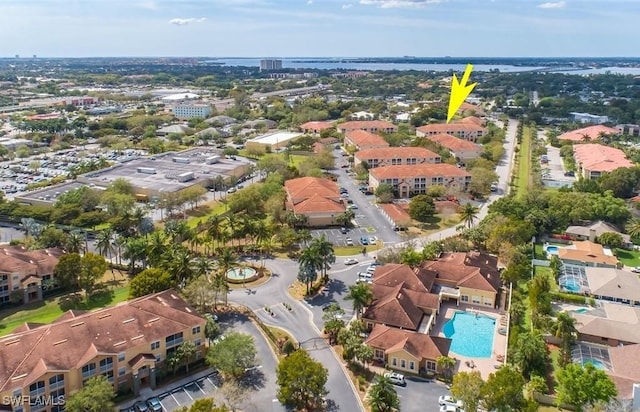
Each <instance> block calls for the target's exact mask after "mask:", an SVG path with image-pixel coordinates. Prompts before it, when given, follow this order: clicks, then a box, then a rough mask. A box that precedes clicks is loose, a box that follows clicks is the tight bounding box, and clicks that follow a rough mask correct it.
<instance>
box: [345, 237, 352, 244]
mask: <svg viewBox="0 0 640 412" xmlns="http://www.w3.org/2000/svg"><path fill="white" fill-rule="evenodd" d="M344 242H345V243H346V244H347V246H353V239H351V238H350V237H348V238H346V239H345V240H344Z"/></svg>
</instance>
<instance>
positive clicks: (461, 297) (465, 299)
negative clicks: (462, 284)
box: [460, 295, 469, 302]
mask: <svg viewBox="0 0 640 412" xmlns="http://www.w3.org/2000/svg"><path fill="white" fill-rule="evenodd" d="M460 300H461V301H462V302H469V296H467V295H462V296H460Z"/></svg>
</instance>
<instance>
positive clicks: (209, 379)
mask: <svg viewBox="0 0 640 412" xmlns="http://www.w3.org/2000/svg"><path fill="white" fill-rule="evenodd" d="M207 380H208V381H209V383H210V384H211V385H212V386H213V387H214V388H216V389H218V387H217V386H216V384H215V383H213V381H212V380H211V378H210V377H208V376H207Z"/></svg>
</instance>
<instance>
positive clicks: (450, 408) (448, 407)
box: [440, 405, 460, 412]
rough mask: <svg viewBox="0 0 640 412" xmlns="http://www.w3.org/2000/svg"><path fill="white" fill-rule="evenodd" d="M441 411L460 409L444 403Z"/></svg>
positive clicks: (451, 411)
mask: <svg viewBox="0 0 640 412" xmlns="http://www.w3.org/2000/svg"><path fill="white" fill-rule="evenodd" d="M440 412H460V410H459V409H458V408H457V407H455V406H453V405H442V406H441V407H440Z"/></svg>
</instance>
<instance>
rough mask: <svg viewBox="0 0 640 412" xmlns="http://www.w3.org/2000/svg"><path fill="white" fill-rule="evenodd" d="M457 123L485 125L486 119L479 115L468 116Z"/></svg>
mask: <svg viewBox="0 0 640 412" xmlns="http://www.w3.org/2000/svg"><path fill="white" fill-rule="evenodd" d="M456 123H466V124H475V125H476V126H480V127H482V126H484V123H485V122H484V120H482V119H481V118H479V117H477V116H467V117H465V118H463V119H460V120H458V121H457V122H456Z"/></svg>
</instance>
